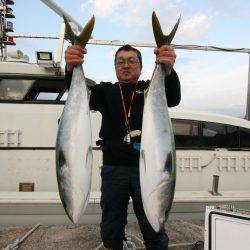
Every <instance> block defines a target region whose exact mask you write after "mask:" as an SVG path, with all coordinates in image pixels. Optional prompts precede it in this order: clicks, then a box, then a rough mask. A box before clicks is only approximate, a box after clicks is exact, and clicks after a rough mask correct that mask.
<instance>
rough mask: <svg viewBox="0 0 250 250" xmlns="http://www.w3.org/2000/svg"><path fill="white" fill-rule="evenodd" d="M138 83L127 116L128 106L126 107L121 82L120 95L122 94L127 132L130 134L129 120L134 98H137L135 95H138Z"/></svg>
mask: <svg viewBox="0 0 250 250" xmlns="http://www.w3.org/2000/svg"><path fill="white" fill-rule="evenodd" d="M137 83H138V82H136V83H135V87H134V91H133V94H132V96H131V99H130V104H129V110H128V114H127V109H126V105H125V101H124V96H123V92H122V86H121V83H120V82H119V88H120V94H121V99H122V105H123V110H124V116H125V125H126V130H127V133H128V134H129V132H130V125H129V118H130V114H131V110H132V105H133V102H134V98H135V95H136V86H137Z"/></svg>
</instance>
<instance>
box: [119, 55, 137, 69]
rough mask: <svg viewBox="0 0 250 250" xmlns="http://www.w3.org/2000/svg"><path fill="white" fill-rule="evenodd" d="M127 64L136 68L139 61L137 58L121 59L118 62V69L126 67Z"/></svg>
mask: <svg viewBox="0 0 250 250" xmlns="http://www.w3.org/2000/svg"><path fill="white" fill-rule="evenodd" d="M126 62H127V64H128V65H130V66H135V65H136V64H137V63H138V62H139V61H138V59H137V58H135V57H128V58H123V57H120V58H118V59H117V60H116V65H117V66H118V67H123V66H124V65H125V63H126Z"/></svg>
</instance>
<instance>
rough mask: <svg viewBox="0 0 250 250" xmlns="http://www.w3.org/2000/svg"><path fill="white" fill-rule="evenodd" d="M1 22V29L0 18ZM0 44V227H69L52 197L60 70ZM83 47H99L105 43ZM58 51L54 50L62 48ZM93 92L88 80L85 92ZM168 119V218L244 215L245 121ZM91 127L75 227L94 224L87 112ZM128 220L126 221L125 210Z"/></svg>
mask: <svg viewBox="0 0 250 250" xmlns="http://www.w3.org/2000/svg"><path fill="white" fill-rule="evenodd" d="M6 18H7V17H6ZM1 20H2V22H5V20H4V18H2V19H1ZM60 37H62V38H63V36H60ZM2 41H3V42H2V43H1V44H2V45H1V46H2V47H1V51H2V54H1V61H0V169H1V177H0V221H1V224H2V225H18V224H33V223H36V222H37V221H39V222H40V223H42V224H56V223H58V224H59V223H70V221H69V220H68V219H67V217H66V215H65V213H64V210H63V207H62V205H61V201H60V198H59V195H58V189H57V181H56V168H55V142H56V134H57V129H58V121H59V119H60V116H61V113H62V110H63V106H64V104H65V100H66V98H67V87H66V83H65V81H64V70H63V69H62V68H61V67H60V64H58V62H57V63H55V62H54V59H53V54H52V53H51V52H47V51H40V52H36V57H37V62H36V63H29V61H28V57H27V56H25V55H23V53H22V52H21V51H16V52H12V53H9V54H8V53H7V52H6V46H7V45H8V43H9V44H10V43H11V44H12V45H13V44H14V41H13V39H7V40H2ZM90 43H92V44H104V43H105V41H99V43H98V41H96V40H92V41H90ZM106 44H108V42H106ZM109 44H110V43H109ZM112 45H122V43H120V42H113V43H112ZM132 45H136V44H132ZM60 46H61V48H62V44H61V45H60ZM136 46H140V44H137V45H136ZM151 46H153V45H151ZM177 47H178V46H177ZM206 49H207V48H206ZM247 51H248V52H247V53H249V50H247ZM94 84H95V83H94V82H93V81H91V80H90V79H89V80H88V85H89V86H93V85H94ZM170 116H171V119H172V124H173V130H174V135H175V143H176V149H177V184H176V192H175V198H174V204H173V209H172V212H171V216H172V218H176V217H177V218H203V216H204V213H205V206H206V205H207V204H209V205H216V204H223V203H229V204H233V205H236V206H237V207H241V208H245V209H249V208H250V182H249V179H250V121H249V120H246V119H241V118H235V117H230V116H225V115H219V114H214V113H208V112H201V111H194V110H184V109H180V108H178V107H177V108H171V109H170ZM91 119H92V132H93V135H92V147H93V152H94V159H93V174H92V187H91V195H90V201H89V206H88V208H87V211H86V213H85V215H83V216H82V219H81V222H92V223H93V222H99V220H100V214H101V210H100V205H99V203H100V183H101V179H100V169H101V167H102V151H101V148H100V147H98V146H96V141H98V139H99V129H100V125H101V115H100V114H99V113H98V112H91ZM129 217H131V218H134V215H133V210H132V207H131V206H130V207H129Z"/></svg>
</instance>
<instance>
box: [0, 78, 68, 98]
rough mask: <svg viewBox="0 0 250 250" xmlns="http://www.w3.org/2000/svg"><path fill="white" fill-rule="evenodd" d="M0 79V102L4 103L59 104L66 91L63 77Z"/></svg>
mask: <svg viewBox="0 0 250 250" xmlns="http://www.w3.org/2000/svg"><path fill="white" fill-rule="evenodd" d="M27 78H28V79H21V78H18V77H17V78H16V79H14V78H2V79H0V101H1V102H4V101H7V102H29V103H40V102H46V103H47V102H49V103H50V102H51V103H54V102H60V99H61V97H62V96H63V94H64V93H65V91H66V84H65V81H64V78H63V77H58V78H57V77H51V78H49V77H48V78H36V79H32V78H30V77H27Z"/></svg>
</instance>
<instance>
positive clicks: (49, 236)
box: [0, 220, 204, 250]
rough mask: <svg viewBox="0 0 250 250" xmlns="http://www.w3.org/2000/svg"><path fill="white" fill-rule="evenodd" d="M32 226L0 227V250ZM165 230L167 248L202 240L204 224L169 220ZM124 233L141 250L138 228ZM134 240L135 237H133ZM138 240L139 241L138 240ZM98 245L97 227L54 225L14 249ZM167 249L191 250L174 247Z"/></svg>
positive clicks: (133, 226) (131, 225) (130, 227)
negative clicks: (167, 241)
mask: <svg viewBox="0 0 250 250" xmlns="http://www.w3.org/2000/svg"><path fill="white" fill-rule="evenodd" d="M32 227H33V226H18V227H0V249H3V248H5V247H7V246H8V245H9V244H12V243H14V242H15V240H16V239H17V238H21V237H22V236H23V235H25V234H26V233H27V232H28V231H29V230H30V229H31V228H32ZM166 229H167V231H168V235H169V238H170V243H169V244H170V245H171V244H176V243H192V242H196V241H203V240H204V224H203V221H201V220H192V221H190V220H189V221H185V220H169V221H168V223H167V224H166ZM126 231H127V233H128V235H132V236H131V238H132V241H133V242H134V243H135V244H136V246H137V247H138V248H140V249H143V244H142V236H141V234H140V230H139V227H138V224H137V223H136V222H129V223H128V225H127V227H126ZM134 236H135V237H134ZM138 239H140V240H138ZM100 243H101V238H100V233H99V225H94V224H85V225H67V226H66V225H65V226H63V225H61V226H58V225H55V226H42V225H41V226H40V227H38V228H37V229H36V230H35V231H34V232H33V233H32V234H31V235H30V236H28V237H27V238H26V240H24V241H23V243H22V244H20V246H19V248H18V249H25V250H26V249H65V250H66V249H81V250H82V249H86V250H91V249H95V248H96V247H97V246H98V245H99V244H100ZM171 249H192V248H190V247H175V248H171Z"/></svg>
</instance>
